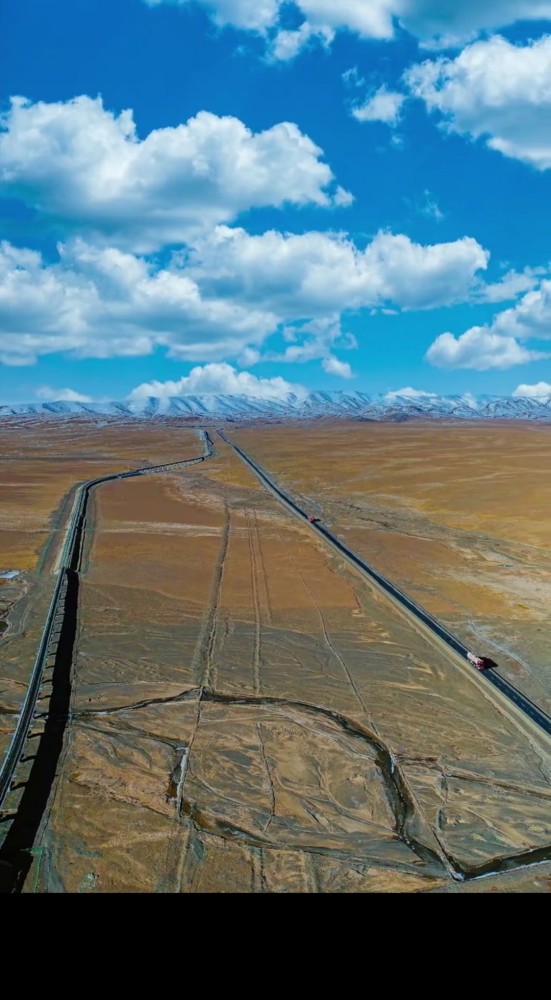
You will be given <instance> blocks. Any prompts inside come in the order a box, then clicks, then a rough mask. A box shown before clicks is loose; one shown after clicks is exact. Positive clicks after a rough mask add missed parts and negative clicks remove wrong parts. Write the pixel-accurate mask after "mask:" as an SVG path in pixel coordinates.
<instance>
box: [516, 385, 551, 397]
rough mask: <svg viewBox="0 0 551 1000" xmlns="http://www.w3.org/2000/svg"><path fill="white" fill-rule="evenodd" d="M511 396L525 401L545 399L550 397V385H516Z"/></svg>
mask: <svg viewBox="0 0 551 1000" xmlns="http://www.w3.org/2000/svg"><path fill="white" fill-rule="evenodd" d="M513 396H521V397H524V398H526V399H547V398H548V397H551V383H549V382H536V383H535V385H526V384H525V383H524V384H521V385H517V387H516V389H515V390H514V392H513Z"/></svg>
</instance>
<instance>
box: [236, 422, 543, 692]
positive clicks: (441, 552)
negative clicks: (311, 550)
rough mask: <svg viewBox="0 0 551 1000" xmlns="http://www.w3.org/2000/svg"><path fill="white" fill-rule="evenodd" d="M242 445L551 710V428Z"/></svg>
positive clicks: (410, 427) (297, 436)
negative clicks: (550, 516) (549, 652)
mask: <svg viewBox="0 0 551 1000" xmlns="http://www.w3.org/2000/svg"><path fill="white" fill-rule="evenodd" d="M233 436H234V438H235V441H236V442H237V443H239V444H241V445H242V446H243V447H244V448H245V449H246V450H247V449H248V450H249V451H250V453H251V454H252V455H253V456H254V457H256V459H257V460H258V461H259V462H260V463H261V464H263V465H264V466H265V468H266V469H267V470H269V471H271V472H272V473H273V475H274V476H275V477H276V478H277V480H278V481H279V482H280V483H281V484H283V485H285V486H286V487H287V488H289V489H290V490H291V491H294V492H295V493H296V494H298V495H300V496H302V497H304V498H306V503H310V504H311V505H312V504H313V506H314V508H315V511H316V512H317V513H319V514H321V515H322V516H323V518H324V519H325V520H326V521H327V523H328V524H329V526H331V527H332V529H333V530H334V531H335V532H336V533H337V534H340V535H341V536H342V537H343V539H345V540H346V542H347V544H348V545H350V547H351V548H353V549H355V550H356V551H358V552H359V553H361V554H362V555H363V556H364V557H365V558H366V559H367V560H368V561H369V562H371V563H372V565H373V566H375V567H376V568H377V569H378V570H379V571H380V572H382V573H383V574H385V575H386V576H388V577H389V578H390V579H391V580H393V581H394V582H395V583H397V584H398V585H399V586H401V587H403V588H404V589H405V590H406V591H407V592H408V593H410V594H411V595H412V596H413V597H414V598H416V599H417V600H418V601H419V603H420V604H422V605H423V606H425V607H426V608H427V609H428V610H429V611H431V612H432V613H433V614H434V615H435V616H436V617H438V618H440V619H442V620H443V621H444V622H446V623H447V624H448V625H449V626H451V627H452V629H453V630H454V631H456V632H457V633H458V634H459V635H460V637H461V638H463V640H464V641H465V642H466V644H467V645H470V646H473V647H474V648H475V649H478V648H480V649H481V651H482V652H485V653H486V655H489V656H491V657H493V658H494V659H496V660H497V661H498V662H499V663H500V666H501V667H502V669H503V672H504V673H505V674H506V675H507V676H508V677H509V679H510V680H512V681H513V683H515V684H517V685H518V686H519V687H520V688H522V689H523V690H524V691H525V692H526V693H527V694H528V695H529V696H530V697H531V698H533V699H534V700H535V701H537V702H538V703H540V704H542V705H543V707H545V708H546V709H547V711H551V664H550V661H549V656H548V648H549V641H550V638H551V618H550V614H549V606H550V600H551V556H550V554H549V551H550V545H551V519H550V518H549V512H548V508H549V496H551V428H549V427H546V426H538V425H529V424H502V423H500V424H491V425H489V424H458V425H446V424H442V423H435V424H427V423H422V424H421V423H417V424H413V423H411V424H410V423H405V424H376V423H369V422H363V423H360V422H354V423H352V422H351V423H349V424H344V423H336V424H318V425H310V426H304V425H300V426H283V425H279V426H272V427H266V428H249V429H241V430H239V431H237V432H234V435H233Z"/></svg>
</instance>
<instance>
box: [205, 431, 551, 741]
mask: <svg viewBox="0 0 551 1000" xmlns="http://www.w3.org/2000/svg"><path fill="white" fill-rule="evenodd" d="M217 433H218V435H219V436H220V437H221V439H222V440H223V441H224V443H225V444H227V445H228V446H229V447H230V448H232V449H233V451H234V452H235V453H236V454H237V455H238V456H239V458H240V459H241V460H242V461H243V462H244V463H245V465H247V466H248V467H249V468H250V469H251V471H252V472H254V474H255V476H256V477H257V478H258V479H259V480H260V481H261V483H263V484H264V486H266V487H267V488H268V489H269V490H270V492H271V493H272V494H274V496H276V497H277V499H278V500H280V501H281V503H283V504H284V505H285V506H286V507H287V508H288V510H290V511H291V512H292V513H293V514H295V515H296V516H297V517H299V518H300V519H301V520H302V521H305V522H306V523H307V524H308V526H309V527H310V528H312V530H313V531H315V532H317V534H318V535H321V536H322V537H323V538H324V539H325V540H326V542H328V543H329V544H330V545H331V546H332V547H333V548H334V549H336V550H337V551H338V552H339V553H340V554H341V555H343V556H344V557H345V558H346V559H347V560H348V562H350V563H352V565H353V566H355V567H356V569H359V570H360V572H361V573H363V574H364V575H365V576H367V577H369V579H370V580H372V581H373V582H374V583H376V584H377V585H378V586H379V587H380V588H382V590H384V591H385V593H386V594H388V595H389V596H390V597H392V598H393V599H394V600H395V601H396V602H397V603H398V604H399V605H400V607H401V608H403V609H405V611H406V612H407V613H408V614H409V616H410V617H412V618H413V619H415V621H416V622H421V623H422V625H424V626H425V628H427V629H429V630H430V632H431V633H432V634H433V635H436V636H438V638H439V639H440V640H441V642H443V643H445V645H446V646H447V647H448V648H449V649H451V650H453V652H454V653H456V654H457V655H458V656H460V657H461V658H462V659H463V660H464V661H465V663H466V664H467V665H468V666H469V668H470V670H472V671H474V676H475V677H478V678H480V679H481V680H483V681H484V682H486V683H488V684H491V685H493V687H494V688H496V689H497V690H498V691H499V692H500V693H501V694H502V695H504V696H505V698H507V699H508V700H509V702H512V704H513V705H514V706H515V708H516V709H517V710H520V712H521V713H523V715H524V716H526V717H527V718H528V719H530V720H531V721H532V722H533V723H535V724H536V726H538V727H539V729H543V730H544V732H546V733H547V734H548V735H551V718H550V717H549V716H548V715H547V714H546V713H545V712H544V711H543V709H541V708H539V707H538V706H537V705H536V704H534V702H533V701H531V700H530V699H529V698H527V697H526V696H525V695H524V694H522V692H521V691H519V690H518V688H516V687H515V686H514V685H513V684H511V683H510V682H509V681H507V680H506V679H505V678H504V677H502V676H501V674H499V673H498V671H497V669H496V668H495V667H487V668H486V669H485V670H483V671H479V670H477V668H476V667H474V666H472V664H471V663H470V661H469V660H468V659H467V654H468V653H469V652H470V650H469V649H468V648H467V647H466V646H465V645H464V644H463V643H462V642H461V640H460V639H458V637H457V636H455V635H453V633H452V632H450V631H449V629H447V628H446V626H445V625H443V624H442V622H439V621H438V620H437V619H436V618H434V617H433V616H432V615H431V614H429V612H428V611H426V610H425V608H422V607H421V606H420V605H419V604H417V602H416V601H414V600H413V599H412V598H411V597H408V596H407V594H405V593H404V592H403V591H402V590H400V589H399V587H397V586H396V585H395V584H393V583H392V582H391V581H390V580H387V578H386V577H385V576H383V575H382V573H379V572H378V571H377V570H376V569H374V568H373V566H370V565H369V563H367V562H366V561H365V559H362V557H361V556H359V555H358V554H357V552H354V551H353V550H352V549H349V548H348V546H347V545H345V544H344V543H343V542H342V541H341V540H340V539H339V538H337V536H336V535H334V534H333V532H331V531H329V529H328V528H326V527H325V525H323V524H321V523H320V522H319V521H313V522H312V521H310V520H309V514H308V513H307V512H306V511H305V510H303V509H302V508H301V507H300V506H299V505H298V504H297V503H296V502H295V501H294V500H293V499H292V497H290V496H289V495H288V494H287V493H285V492H284V491H283V490H282V489H281V487H279V486H278V485H277V483H276V482H275V481H274V480H273V479H272V478H271V476H269V475H268V474H267V473H266V472H265V471H264V470H263V469H261V468H260V467H259V466H258V465H257V464H256V462H254V461H253V459H252V458H251V457H250V456H249V455H247V454H246V453H245V452H244V451H243V449H242V448H239V447H238V445H236V444H233V443H232V442H231V441H229V440H228V438H227V437H226V436H225V434H224V433H223V431H221V430H218V432H217Z"/></svg>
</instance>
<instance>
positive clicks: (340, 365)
mask: <svg viewBox="0 0 551 1000" xmlns="http://www.w3.org/2000/svg"><path fill="white" fill-rule="evenodd" d="M321 367H322V368H323V370H324V371H325V372H327V374H328V375H338V376H339V378H352V377H353V372H352V368H351V367H350V365H349V363H348V361H340V360H339V358H335V357H334V356H333V355H330V356H329V357H328V358H324V359H323V361H322V363H321Z"/></svg>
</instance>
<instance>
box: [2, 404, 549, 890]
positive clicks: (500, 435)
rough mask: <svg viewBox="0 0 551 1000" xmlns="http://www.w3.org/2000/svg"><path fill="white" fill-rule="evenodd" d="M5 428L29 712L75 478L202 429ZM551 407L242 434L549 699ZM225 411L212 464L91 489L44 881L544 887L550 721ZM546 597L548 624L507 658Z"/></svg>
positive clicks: (188, 448)
mask: <svg viewBox="0 0 551 1000" xmlns="http://www.w3.org/2000/svg"><path fill="white" fill-rule="evenodd" d="M2 433H3V434H4V437H3V439H2V441H1V453H2V454H3V455H5V456H6V458H5V462H4V464H3V466H2V471H3V472H4V474H5V479H4V481H5V482H7V483H8V487H10V484H12V485H11V489H12V493H9V489H8V491H7V492H6V493H5V494H4V495H3V496H2V498H0V499H2V500H3V501H4V503H5V504H6V507H5V508H4V509H7V510H8V513H9V517H10V518H11V520H8V530H9V528H10V525H11V530H12V532H13V533H14V536H13V537H12V536H10V537H9V541H10V544H11V548H10V549H9V554H8V555H7V556H6V557H4V556H3V557H2V558H3V561H4V562H5V563H6V566H5V569H7V570H8V569H14V570H16V569H21V570H24V571H25V572H24V574H23V579H24V581H25V586H24V587H22V590H21V595H20V597H19V600H17V601H16V602H15V603H14V605H13V607H12V608H11V609H7V610H8V619H9V623H10V624H9V628H8V631H7V632H6V633H5V634H4V639H3V641H2V644H1V646H2V708H3V710H4V712H5V715H4V717H3V726H4V732H5V733H6V734H9V731H10V727H11V726H12V725H13V718H14V713H15V711H16V708H17V703H18V698H20V695H21V691H22V690H24V685H25V682H26V678H27V676H28V674H29V672H30V668H31V666H32V659H33V655H34V648H35V646H36V642H37V637H38V635H39V632H40V622H41V620H42V619H41V616H43V614H44V609H45V606H46V604H47V594H48V593H49V592H50V591H51V588H52V586H53V575H52V570H53V569H54V568H55V560H56V553H57V551H58V549H59V544H60V541H61V539H62V538H63V530H64V523H65V519H66V516H67V510H68V505H69V502H70V496H71V490H72V489H73V488H74V484H75V483H76V482H77V481H82V480H84V479H90V478H93V477H94V476H96V475H105V474H108V473H110V472H111V471H121V470H122V469H125V468H138V467H140V466H144V465H155V464H162V463H169V462H174V461H178V460H180V459H185V458H192V457H193V456H194V455H199V454H200V453H201V450H202V442H201V440H200V439H199V436H198V435H197V434H196V433H195V432H194V431H193V429H191V428H186V427H182V426H178V425H177V424H176V423H173V424H171V423H170V422H166V423H162V422H159V423H147V424H145V423H144V424H135V425H131V424H129V425H126V426H121V425H118V424H116V423H106V424H105V425H104V426H103V427H102V426H99V425H98V426H94V427H93V428H87V427H86V426H85V425H83V424H79V423H77V422H73V421H68V422H63V421H60V422H59V423H57V424H56V423H54V424H52V425H51V426H50V427H48V428H45V429H44V430H40V429H38V430H37V429H36V427H34V428H33V429H31V430H29V431H27V432H25V431H23V430H22V429H21V428H20V427H12V428H11V429H10V431H9V432H7V431H3V432H2ZM469 433H472V436H471V437H470V438H469V437H465V435H468V434H469ZM548 433H549V432H548V431H547V430H546V429H545V428H531V427H527V428H525V427H520V428H519V427H518V426H515V427H512V428H508V427H504V426H501V425H500V426H499V427H491V428H488V427H481V428H471V427H445V426H441V425H438V426H427V425H424V426H423V425H385V424H381V425H373V424H370V423H365V424H359V423H356V424H350V425H344V424H335V425H318V426H308V427H307V426H300V427H292V426H289V427H287V426H283V425H279V426H269V427H255V428H251V429H245V428H242V429H240V430H236V429H232V431H231V432H229V437H230V439H232V440H235V441H236V442H237V443H239V444H240V445H241V446H242V447H244V448H245V449H246V450H248V451H249V452H250V454H251V455H252V456H253V457H254V458H255V459H257V460H258V461H259V462H260V463H261V464H263V465H264V467H265V468H266V469H267V470H268V471H269V472H270V473H272V474H273V475H274V476H275V477H276V478H277V479H278V481H279V482H281V483H282V484H283V483H284V484H285V485H286V487H288V488H289V489H290V490H292V491H293V492H294V493H295V495H297V496H300V497H305V498H306V503H307V504H309V505H310V507H311V509H312V511H313V513H315V514H316V515H318V516H323V517H324V518H327V520H328V522H331V523H332V525H333V527H334V529H335V531H336V533H338V534H341V535H342V536H343V537H346V538H347V541H349V543H350V544H351V546H352V547H353V548H356V549H357V550H358V551H361V552H362V554H363V555H364V556H365V557H366V558H367V559H368V560H369V561H371V562H372V563H373V564H374V565H376V566H377V568H379V569H381V570H382V571H383V572H384V573H386V574H387V575H388V576H389V577H390V578H391V579H393V580H395V581H396V582H397V583H399V584H400V585H401V586H403V587H404V589H406V590H408V592H411V593H412V596H415V597H416V599H418V600H419V601H420V602H421V603H423V604H424V605H425V606H427V607H428V608H429V610H431V611H432V613H433V614H436V615H438V616H439V617H440V618H442V619H443V620H445V621H447V622H448V623H449V624H450V625H453V626H454V628H455V627H456V626H457V628H456V630H457V631H459V629H460V626H462V627H463V628H464V629H474V630H475V634H476V636H477V638H478V639H479V640H481V639H482V638H484V639H486V640H487V641H490V640H492V642H493V643H494V646H496V645H497V643H498V642H500V643H501V645H502V646H506V647H507V650H508V659H507V669H508V670H510V671H511V673H512V675H514V679H515V682H518V684H519V686H521V681H522V682H523V683H524V685H525V688H526V689H527V690H529V693H531V696H532V697H534V699H535V700H536V701H538V703H542V701H543V695H545V694H547V695H549V693H550V689H549V678H548V677H546V673H545V658H544V656H543V648H544V642H545V640H546V639H547V638H548V635H549V630H548V619H547V620H546V618H545V602H544V599H543V596H542V594H543V593H544V588H545V587H546V586H547V587H549V576H548V567H547V563H546V552H545V546H546V539H545V536H544V531H545V528H544V520H545V519H544V499H543V497H544V492H545V489H546V488H548V484H547V487H546V481H545V478H544V477H545V475H550V474H549V472H548V471H545V472H544V471H543V470H544V462H543V459H544V457H545V455H547V457H549V451H550V445H549V440H550V439H549V437H548V436H547V434H548ZM37 434H42V435H43V437H42V438H40V440H39V439H38V438H37V437H36V435H37ZM491 435H493V437H492V436H491ZM211 436H212V438H213V441H214V445H215V450H214V454H213V455H212V457H211V458H210V459H208V461H205V462H204V463H203V464H202V465H199V466H194V467H191V468H182V469H181V470H171V471H170V472H168V473H159V474H155V475H150V476H147V477H143V478H139V479H131V480H123V481H117V482H111V483H107V484H105V485H103V486H101V487H100V488H98V489H97V490H96V491H95V492H94V493H93V495H92V496H93V500H92V503H91V509H90V511H89V515H88V518H87V529H86V540H85V552H84V560H83V563H82V566H81V568H80V581H81V582H80V592H79V593H80V598H79V611H78V631H77V639H76V646H75V653H74V661H73V667H72V676H71V712H70V718H69V721H68V725H67V728H66V731H65V739H64V749H63V754H62V756H61V758H60V761H59V766H58V768H57V773H56V777H55V781H54V783H53V786H52V789H51V794H50V798H49V802H48V807H47V809H46V810H45V813H44V816H43V820H42V823H41V826H40V829H39V831H38V834H37V840H36V844H35V862H34V865H33V869H32V870H31V872H30V875H29V878H28V879H27V882H26V884H25V891H43V892H44V891H46V892H159V891H160V892H163V891H164V892H184V893H187V892H246V893H247V892H301V893H309V892H339V893H340V892H400V893H401V892H434V891H436V892H442V891H444V892H447V891H454V892H455V891H498V892H499V891H504V892H509V891H520V892H525V891H548V890H549V887H550V886H551V864H547V863H546V860H545V859H547V858H549V857H551V824H550V821H549V807H550V803H551V784H550V775H551V755H550V752H549V739H548V738H547V737H546V736H545V735H544V734H543V733H542V734H541V735H539V734H538V732H537V730H536V729H535V728H534V727H533V726H532V725H531V724H528V723H527V724H526V725H525V724H524V723H523V721H522V719H520V718H519V717H518V715H516V714H514V713H512V712H510V711H509V710H508V708H507V705H506V704H505V703H504V701H503V700H502V699H501V697H500V696H498V695H497V694H496V693H495V692H494V691H492V690H491V689H490V688H489V686H488V685H487V684H486V683H485V682H484V679H483V678H481V677H480V676H479V675H478V674H477V672H476V671H474V670H473V669H471V668H470V667H469V666H468V665H467V664H462V663H461V662H460V661H459V660H458V658H454V657H453V656H451V655H449V654H448V653H446V651H445V649H444V647H443V646H442V644H441V643H439V641H437V640H436V639H433V638H431V636H430V635H429V634H427V633H426V632H425V631H423V630H422V629H421V628H418V627H416V626H415V624H414V623H412V622H411V621H410V620H409V619H408V618H407V617H406V615H405V614H404V613H403V612H402V611H400V610H399V608H398V607H397V606H396V605H394V604H393V603H392V602H391V600H390V599H389V598H387V597H386V596H384V595H383V594H382V592H380V591H379V590H378V589H377V588H376V586H375V585H372V584H370V583H369V582H367V581H366V580H365V579H364V578H362V577H360V576H359V575H358V574H357V573H356V572H355V571H354V570H353V569H352V568H351V567H350V566H349V565H348V564H347V563H346V562H345V561H344V560H343V559H342V558H341V557H340V556H339V555H337V554H336V553H335V552H334V551H333V550H331V549H329V548H328V547H327V546H326V545H325V543H324V542H323V541H322V539H321V538H319V537H318V536H316V535H315V533H314V532H313V531H312V530H311V529H310V528H308V527H307V526H306V525H304V524H301V523H300V522H299V521H298V520H297V519H296V518H294V517H293V516H292V515H291V514H290V513H289V512H288V511H287V510H286V509H285V508H284V507H283V506H282V505H281V504H280V503H279V502H278V501H277V500H276V499H275V498H274V497H273V496H272V495H271V494H270V493H269V492H267V491H266V489H265V488H264V487H263V486H262V485H261V484H260V483H259V481H258V480H257V479H256V478H255V477H254V476H253V474H252V473H251V472H249V471H248V470H247V469H246V468H245V467H244V465H243V464H242V463H241V461H240V460H239V458H238V457H237V456H236V455H235V453H234V452H233V451H232V450H231V449H230V448H229V447H228V446H227V445H226V444H224V443H223V442H222V441H221V439H220V438H218V437H217V435H216V434H215V433H214V431H211ZM499 440H502V442H503V444H502V446H501V452H500V451H499V448H498V442H499ZM33 448H34V449H35V453H32V452H33ZM3 461H4V460H3ZM539 462H541V463H542V464H541V468H540V469H539V470H538V463H539ZM469 463H470V464H469ZM507 463H508V465H507ZM519 463H521V464H520V470H521V471H519ZM548 466H549V462H548V461H547V467H548ZM14 468H16V469H17V474H16V475H14V474H13V472H12V471H11V470H12V469H14ZM484 468H486V478H483V475H484V473H483V470H484ZM413 469H414V470H415V472H412V470H413ZM530 469H532V472H533V477H532V480H531V481H530V482H529V483H527V471H528V472H529V471H530ZM492 470H493V472H494V487H495V491H496V493H495V497H496V505H495V508H493V507H492V502H493V499H494V498H493V496H492V485H491V472H492ZM521 476H522V477H523V478H524V484H525V493H524V497H525V503H524V504H523V503H522V492H521V490H520V487H519V485H518V484H519V481H520V478H521ZM25 477H27V478H25ZM15 482H18V483H22V484H28V483H29V482H30V483H31V484H32V486H30V487H29V486H28V485H22V486H20V487H19V491H17V490H15V487H14V486H13V483H15ZM476 482H478V484H479V485H478V486H477V485H476ZM505 482H508V483H509V484H510V486H511V489H510V491H509V493H508V494H507V492H506V490H505V489H504V483H505ZM481 483H482V484H483V485H482V486H481V485H480V484H481ZM14 490H15V491H14ZM4 497H6V498H7V497H10V498H11V499H10V500H8V499H4ZM540 498H541V499H540ZM538 504H540V506H539V507H538ZM10 505H11V506H10ZM10 512H11V513H10ZM538 517H539V521H538ZM383 522H384V523H383ZM23 523H24V524H27V525H32V529H29V530H32V532H33V536H32V538H29V537H25V535H28V532H25V533H24V534H21V532H20V527H19V525H20V524H23ZM523 524H524V525H525V527H526V532H527V533H528V537H524V536H523V532H522V527H523ZM18 532H19V533H20V535H21V538H20V540H19V541H18V540H17V539H16V537H15V535H16V534H17V533H18ZM538 532H541V533H540V534H538ZM492 539H495V540H496V541H495V545H496V551H497V554H498V555H500V556H501V558H504V553H507V554H508V555H507V561H508V563H511V564H515V565H516V567H517V573H516V580H517V583H518V581H519V580H520V581H521V582H522V583H523V586H524V590H523V591H522V598H521V596H519V589H518V587H517V590H516V591H515V588H514V586H513V585H511V586H510V587H508V585H507V581H508V580H513V581H514V579H515V574H508V575H507V576H505V575H503V576H501V577H499V580H500V585H501V589H500V587H498V586H497V582H496V579H495V577H494V576H493V575H492V572H493V573H494V574H495V573H496V572H497V570H495V569H494V566H495V565H496V560H495V558H494V559H492V558H489V557H488V558H485V556H484V554H485V553H486V554H487V553H489V552H492V551H494V550H493V549H492V548H491V545H490V541H491V540H492ZM492 544H493V543H492ZM18 545H19V546H20V547H19V548H18V547H17V546H18ZM523 545H524V546H525V547H526V549H527V551H528V555H527V556H526V555H525V552H524V548H523V547H522V546H523ZM25 546H27V548H25ZM484 546H486V548H484ZM536 552H537V556H536V554H535V553H536ZM25 558H26V559H27V562H26V563H25ZM478 562H480V563H481V565H482V567H483V570H481V572H480V573H477V572H476V571H475V572H474V573H473V570H472V568H471V567H472V565H475V566H476V565H477V564H478ZM8 563H9V566H8ZM498 565H499V566H501V563H498ZM2 568H3V567H2ZM468 570H469V572H470V577H469V572H468ZM461 574H463V575H461ZM546 574H547V576H546ZM473 576H474V580H475V583H474V584H473V588H472V589H470V584H469V579H470V578H472V577H473ZM18 579H19V578H18ZM530 581H532V582H533V583H535V584H537V587H536V590H535V595H533V594H532V590H531V583H530ZM519 586H520V584H519ZM539 588H541V589H539ZM515 595H516V597H517V598H518V603H519V604H521V605H523V606H524V607H522V609H519V611H518V612H516V613H513V612H512V607H513V606H514V599H515ZM500 602H501V603H500ZM515 614H516V617H515ZM531 622H532V623H535V628H539V629H541V630H542V631H541V633H540V635H541V639H540V640H538V641H539V645H538V641H534V642H533V644H532V646H530V647H529V649H528V650H527V651H526V652H525V655H524V657H523V658H522V659H523V661H524V666H523V664H522V663H521V662H520V661H519V665H518V666H517V667H516V668H515V663H517V661H516V660H515V650H516V647H515V645H514V643H515V642H516V641H517V640H516V639H515V638H514V637H515V636H516V635H517V632H518V633H519V634H520V629H521V626H522V627H525V628H526V632H528V630H529V625H530V623H531ZM462 623H463V625H462ZM517 623H520V624H517ZM505 625H507V628H505ZM513 626H514V628H513ZM546 630H547V631H546ZM465 634H467V632H465ZM479 644H480V641H479V642H478V643H477V646H478V645H479ZM494 646H492V647H491V648H490V649H489V655H494V656H495V659H496V660H500V657H499V656H498V655H497V651H496V650H494ZM538 651H539V652H538ZM538 657H539V658H538ZM521 667H522V670H521ZM504 669H505V667H504ZM529 865H535V867H527V866H529ZM481 875H484V876H485V877H484V878H480V876H481Z"/></svg>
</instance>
